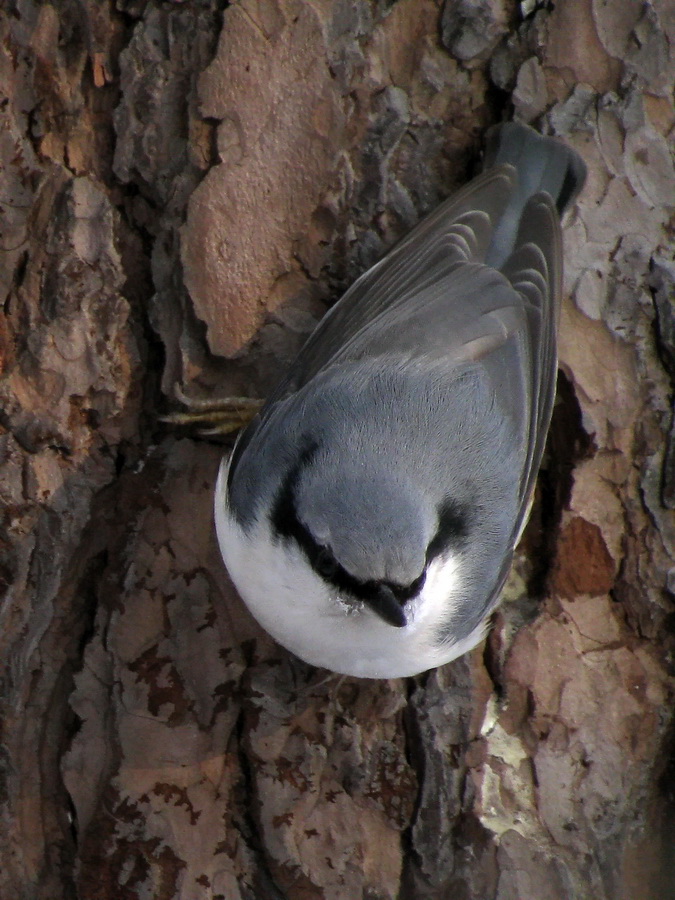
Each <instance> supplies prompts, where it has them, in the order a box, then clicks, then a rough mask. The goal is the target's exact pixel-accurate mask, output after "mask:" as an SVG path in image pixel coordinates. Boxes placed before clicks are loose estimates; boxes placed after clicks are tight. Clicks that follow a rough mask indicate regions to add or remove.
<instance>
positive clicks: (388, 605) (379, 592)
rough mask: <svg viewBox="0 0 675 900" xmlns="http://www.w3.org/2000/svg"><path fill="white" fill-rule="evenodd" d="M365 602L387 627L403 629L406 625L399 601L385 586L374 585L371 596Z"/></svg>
mask: <svg viewBox="0 0 675 900" xmlns="http://www.w3.org/2000/svg"><path fill="white" fill-rule="evenodd" d="M365 602H366V603H367V604H368V606H369V607H370V608H371V609H372V611H373V612H374V613H376V614H377V615H378V616H379V617H380V618H381V619H382V620H383V621H385V622H386V623H387V625H393V626H394V627H395V628H405V626H406V625H407V624H408V621H407V619H406V617H405V613H404V612H403V607H402V605H401V603H400V601H399V600H397V599H396V595H395V594H394V592H393V591H392V589H391V588H390V587H388V586H387V585H386V584H377V585H375V587H374V589H373V591H372V594H370V596H369V597H367V598H365Z"/></svg>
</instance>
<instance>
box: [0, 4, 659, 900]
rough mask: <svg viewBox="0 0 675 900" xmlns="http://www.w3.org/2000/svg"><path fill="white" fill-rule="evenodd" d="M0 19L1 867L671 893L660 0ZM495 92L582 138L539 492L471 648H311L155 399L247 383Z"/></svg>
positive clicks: (157, 883) (9, 886)
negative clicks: (295, 642)
mask: <svg viewBox="0 0 675 900" xmlns="http://www.w3.org/2000/svg"><path fill="white" fill-rule="evenodd" d="M0 17H1V18H0V29H1V31H2V44H1V46H0V86H1V87H2V92H3V102H2V108H1V109H0V116H2V129H1V130H0V160H1V163H2V179H1V180H0V200H1V205H0V226H1V232H2V236H1V241H0V252H1V253H2V257H3V264H2V267H1V269H0V283H1V286H2V299H3V303H4V315H3V316H2V317H0V324H1V326H2V327H1V329H0V353H1V357H2V380H1V382H0V396H1V398H2V409H3V412H2V418H1V419H0V423H1V426H2V428H1V433H0V442H1V447H2V461H3V466H2V470H1V473H0V488H1V497H2V505H3V523H2V524H3V531H2V537H1V543H0V554H1V556H0V577H1V579H2V583H3V588H4V589H5V590H4V596H3V599H2V602H1V605H0V647H1V654H0V670H1V672H2V682H1V685H0V732H1V736H2V740H1V744H0V746H1V749H2V755H1V761H2V766H1V768H0V772H1V775H0V810H1V815H2V819H1V821H2V828H1V831H0V898H2V900H10V898H11V900H15V898H17V900H18V898H31V900H33V898H36V900H37V898H40V900H42V898H44V900H57V898H75V897H77V898H81V900H103V898H111V900H112V898H115V900H136V898H153V900H177V898H185V900H199V898H204V900H206V898H210V900H215V898H221V900H277V898H288V900H309V898H316V900H319V898H322V900H323V898H325V900H351V898H364V900H366V898H368V900H385V898H388V900H393V898H400V900H432V898H438V900H447V898H449V897H452V898H457V900H462V898H467V900H468V898H480V900H583V898H589V900H590V898H592V900H652V898H654V900H656V898H659V900H662V898H664V897H666V896H671V895H672V893H673V891H675V887H674V886H673V885H675V824H673V823H675V815H674V814H675V753H674V740H673V739H674V736H675V735H674V731H673V715H672V698H673V687H674V680H673V664H672V655H673V652H674V651H675V641H674V636H675V627H674V625H673V623H674V622H675V604H674V594H675V574H674V573H675V518H674V516H673V508H675V430H674V428H673V417H672V391H673V379H674V378H675V349H674V347H675V264H674V263H673V260H672V233H673V231H672V229H673V211H674V209H675V175H674V172H673V160H672V151H673V137H674V135H675V109H674V107H673V84H674V82H675V8H674V7H673V4H672V3H671V2H670V0H651V2H649V3H643V2H642V0H628V2H627V0H565V2H558V3H556V4H555V5H552V4H546V3H542V4H539V3H538V2H526V3H521V4H516V3H514V2H510V0H446V3H445V4H444V5H443V4H441V3H440V0H398V2H396V3H393V4H392V3H390V2H385V0H353V2H341V0H340V2H336V0H333V2H331V0H258V2H256V0H238V2H236V3H233V4H232V5H231V6H229V7H227V8H225V3H224V2H221V0H186V2H179V0H174V2H169V0H117V2H116V3H114V4H113V3H105V2H100V0H53V2H52V3H49V2H38V0H14V2H9V3H8V4H6V5H5V9H4V12H1V13H0ZM509 116H515V117H516V118H518V119H520V120H524V121H528V122H534V123H535V124H536V125H537V126H538V127H539V128H541V129H543V130H545V131H547V132H549V133H555V134H558V135H560V136H562V137H563V138H564V139H565V140H566V141H567V142H569V143H570V144H571V145H573V146H574V147H575V148H576V149H577V150H578V151H579V152H580V153H581V155H582V156H583V157H584V158H585V160H586V162H587V164H588V167H589V178H588V183H587V186H586V188H585V190H584V192H583V193H582V195H581V197H580V199H579V202H578V204H577V206H576V208H575V209H574V210H573V212H572V213H571V215H570V216H569V217H568V219H567V223H566V227H565V242H566V273H565V293H566V298H565V303H564V311H563V318H562V324H561V337H560V369H561V371H560V378H559V393H558V402H557V406H556V410H555V415H554V422H553V426H552V430H551V435H550V439H549V445H548V451H547V457H546V463H545V466H544V468H543V470H542V473H541V476H540V484H539V490H538V494H537V498H536V503H535V509H534V513H533V516H532V520H531V523H530V526H529V527H528V529H527V531H526V534H525V536H524V538H523V541H522V542H521V547H520V550H519V553H518V557H517V561H516V563H515V565H514V570H513V573H512V576H511V578H510V581H509V584H508V588H507V591H506V598H505V601H504V603H503V605H502V607H501V609H500V612H499V613H498V614H497V616H496V620H495V624H494V627H493V629H492V632H491V634H490V636H489V638H488V640H487V641H486V642H485V644H484V645H481V646H479V647H478V648H477V649H476V650H475V651H473V652H472V653H470V654H468V655H466V656H465V657H463V658H462V659H460V660H458V661H456V662H455V663H452V664H450V665H448V666H445V667H443V668H441V669H438V670H437V671H432V672H429V673H427V674H425V675H422V676H419V677H417V678H413V679H407V680H398V681H366V680H359V679H354V678H344V679H338V678H335V677H330V676H329V675H328V673H326V672H323V671H318V670H315V669H312V668H310V667H309V666H307V665H305V664H303V663H301V662H299V661H298V660H297V659H295V658H293V657H292V656H291V655H290V654H288V653H287V652H285V651H284V650H282V649H281V648H279V647H278V646H276V645H275V644H274V643H273V642H272V641H271V639H269V638H268V637H267V636H266V635H265V634H264V633H262V632H261V630H260V629H259V628H258V626H257V625H256V624H255V623H254V622H253V621H252V619H251V618H250V616H249V615H248V613H247V612H246V610H245V609H244V608H243V606H242V604H241V601H240V600H239V599H238V598H237V596H236V594H235V592H234V590H233V588H232V586H231V584H230V582H229V581H228V578H227V575H226V572H225V570H224V568H223V565H222V563H221V561H220V557H219V554H218V550H217V547H216V545H215V540H214V533H213V525H212V512H211V506H212V499H211V498H212V491H213V485H214V480H215V473H216V468H217V465H218V462H219V459H220V456H221V455H222V452H223V450H224V449H225V450H226V449H227V448H223V447H222V446H218V445H217V444H214V443H208V442H206V441H199V440H195V439H193V438H192V437H191V436H190V435H181V434H179V433H177V432H176V431H175V430H172V429H171V428H168V427H166V426H165V425H163V424H162V423H161V422H160V421H159V418H158V416H159V415H160V414H161V413H163V412H166V411H169V410H170V409H171V408H172V404H173V403H174V398H175V387H176V385H177V384H178V385H180V386H182V388H183V390H184V391H185V392H186V393H187V394H188V395H190V396H196V397H213V396H225V395H230V394H248V395H251V396H264V395H265V393H266V392H267V391H268V390H269V389H270V388H271V387H272V386H273V385H274V382H275V380H276V379H277V378H278V377H279V374H280V373H281V372H283V370H284V367H285V366H286V365H287V363H288V362H289V361H290V360H291V359H292V357H293V354H294V353H295V352H296V350H297V349H298V348H299V346H300V345H301V343H302V341H303V340H304V339H305V337H306V336H307V335H308V334H309V333H310V331H311V329H312V327H313V326H314V324H315V323H316V321H317V320H318V318H319V317H320V315H321V314H322V312H323V311H324V310H325V308H326V304H328V303H329V302H332V301H333V300H335V299H337V297H338V296H339V294H340V292H341V291H342V290H343V289H344V288H345V287H347V286H348V285H349V283H350V282H351V281H352V280H353V279H354V278H355V277H356V276H357V275H358V274H359V273H360V272H362V271H363V270H364V269H365V268H366V267H367V266H369V265H370V264H372V263H373V262H374V261H375V260H376V259H377V258H378V257H379V256H380V255H381V254H382V253H383V252H384V250H385V249H386V248H387V247H388V246H390V245H391V244H392V243H393V242H394V241H395V240H396V238H398V237H399V236H401V235H402V234H404V233H405V232H406V231H407V230H408V229H409V228H410V226H412V225H413V224H414V223H415V222H416V221H417V220H418V219H419V218H420V216H421V215H423V214H424V213H425V212H426V211H428V210H430V209H432V208H433V207H434V206H435V204H437V202H438V201H439V200H440V199H441V198H442V197H444V196H446V195H447V194H448V193H450V192H451V191H452V190H453V189H454V188H455V187H456V186H457V185H459V184H461V183H462V182H463V181H465V180H466V179H467V178H468V177H469V176H470V175H471V174H472V173H473V172H474V171H475V170H476V166H477V162H478V160H479V151H480V148H481V143H482V137H483V134H484V132H485V130H486V128H487V127H488V126H489V125H490V124H492V123H494V122H496V121H499V120H500V119H502V118H505V117H509ZM669 242H670V244H669Z"/></svg>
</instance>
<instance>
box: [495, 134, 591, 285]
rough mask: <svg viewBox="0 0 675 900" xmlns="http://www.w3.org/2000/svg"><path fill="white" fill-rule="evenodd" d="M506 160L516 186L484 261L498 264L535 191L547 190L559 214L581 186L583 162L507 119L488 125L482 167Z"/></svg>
mask: <svg viewBox="0 0 675 900" xmlns="http://www.w3.org/2000/svg"><path fill="white" fill-rule="evenodd" d="M503 163H508V164H509V165H511V166H514V168H515V169H516V170H517V172H518V186H517V188H516V190H515V192H514V194H513V197H512V198H511V200H510V201H509V204H508V206H507V208H506V210H505V211H504V215H503V216H502V218H501V219H500V221H499V224H498V226H497V227H496V228H495V231H494V233H493V237H492V242H491V244H490V248H489V250H488V254H487V258H486V262H487V263H488V264H489V265H492V266H495V267H497V268H499V266H500V265H501V264H502V263H503V262H504V261H505V260H506V259H507V258H508V256H509V254H510V253H511V251H512V250H513V247H514V244H515V240H516V236H517V234H518V228H519V225H520V218H521V216H522V213H523V210H524V209H525V205H526V203H527V201H528V200H529V199H530V197H532V196H533V195H534V194H538V193H541V192H544V193H547V194H549V196H550V197H551V199H552V200H553V202H554V204H555V206H556V208H557V210H558V214H559V215H562V214H563V213H564V211H565V210H566V209H567V208H568V207H569V206H570V204H571V203H572V202H573V201H574V199H575V197H576V196H577V194H578V193H579V191H580V190H581V188H582V187H583V186H584V181H585V180H586V166H585V164H584V162H583V160H582V159H581V157H580V156H579V154H578V153H577V152H576V151H574V150H572V149H571V148H570V147H567V146H566V145H565V144H563V143H561V142H560V141H558V140H556V139H555V138H551V137H543V136H542V135H540V134H537V132H536V131H534V130H533V129H532V128H530V127H529V126H527V125H521V124H519V123H517V122H507V123H505V124H504V125H497V126H496V127H495V128H492V129H490V131H489V132H488V137H487V146H486V150H485V166H484V167H485V169H489V168H491V167H492V166H498V165H501V164H503Z"/></svg>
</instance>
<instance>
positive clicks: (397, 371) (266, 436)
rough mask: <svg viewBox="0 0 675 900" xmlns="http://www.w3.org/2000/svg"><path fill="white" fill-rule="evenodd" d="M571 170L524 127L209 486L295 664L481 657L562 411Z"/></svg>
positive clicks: (348, 671)
mask: <svg viewBox="0 0 675 900" xmlns="http://www.w3.org/2000/svg"><path fill="white" fill-rule="evenodd" d="M585 174H586V169H585V166H584V163H583V161H582V159H581V157H580V156H579V155H578V154H577V152H576V151H575V150H573V149H572V148H571V147H569V146H568V145H566V144H565V143H563V142H562V141H560V140H558V139H556V138H553V137H549V136H542V135H540V134H539V133H537V132H536V131H535V130H533V129H532V128H530V127H529V126H527V125H523V124H520V123H516V122H508V123H504V124H502V125H499V126H495V127H493V128H492V129H491V130H490V131H489V132H488V135H487V142H486V151H485V163H484V169H483V172H482V173H481V174H480V175H479V176H478V177H476V178H475V179H473V180H472V181H470V182H469V183H468V184H467V185H465V186H464V187H463V188H461V189H460V190H459V191H458V192H457V193H456V194H454V195H453V196H451V197H450V198H449V199H447V200H446V201H444V202H443V203H442V204H441V205H440V206H439V207H438V208H437V209H436V210H435V211H434V212H432V213H431V214H430V215H429V216H428V217H427V218H425V219H423V220H422V221H421V222H420V223H419V224H418V225H417V226H415V227H414V228H413V229H412V231H411V232H410V233H409V234H408V235H407V236H406V237H404V238H403V239H402V240H401V241H400V242H399V243H398V244H396V245H395V246H394V248H393V249H392V250H390V251H389V252H388V253H387V254H386V255H385V256H384V257H383V258H382V259H381V260H380V261H379V262H377V263H376V264H375V265H374V266H372V268H370V269H369V270H368V271H366V272H365V274H363V275H362V276H361V277H360V278H359V279H358V280H357V281H356V282H355V283H354V284H353V285H352V287H351V288H350V289H349V290H347V292H346V293H345V294H344V295H343V296H342V298H341V299H340V300H339V301H338V302H337V303H336V304H335V305H334V306H333V307H332V308H331V309H330V310H329V311H328V312H327V313H326V315H325V316H324V317H323V319H322V320H321V321H320V323H319V324H318V326H317V328H316V329H315V331H314V332H313V334H312V335H311V336H310V337H309V339H308V340H307V342H306V343H305V345H304V347H303V348H302V349H301V350H300V352H299V354H298V356H297V358H296V359H295V361H294V362H293V363H292V364H291V366H290V368H289V370H288V372H287V373H286V374H285V376H284V377H283V379H282V380H281V382H280V384H279V385H278V387H277V388H276V389H275V390H274V391H273V393H272V394H271V396H270V397H269V398H268V399H267V400H266V401H265V403H264V405H263V406H262V408H261V409H260V410H259V412H258V413H257V414H256V415H255V416H254V418H253V419H252V420H251V421H250V423H249V424H248V426H247V427H246V428H245V430H243V431H242V432H241V433H240V435H239V438H238V440H237V442H236V443H235V445H234V449H233V451H232V453H231V455H229V456H227V455H226V456H224V457H223V460H222V463H221V465H220V469H219V472H218V476H217V481H216V487H215V497H214V515H215V525H216V533H217V538H218V543H219V546H220V551H221V554H222V557H223V561H224V563H225V566H226V568H227V570H228V572H229V574H230V576H231V579H232V581H233V583H234V585H235V587H236V588H237V591H238V593H239V594H240V596H241V598H242V599H243V600H244V602H245V604H246V605H247V606H248V608H249V610H250V611H251V613H252V614H253V616H254V617H255V618H256V619H257V621H258V623H259V624H260V625H261V626H262V627H263V629H265V631H267V632H268V633H269V634H270V635H271V636H272V637H273V638H274V639H275V640H276V641H277V642H278V643H280V644H281V645H282V646H284V647H285V648H287V649H288V650H290V651H291V652H292V653H293V654H295V655H296V656H297V657H300V658H301V659H302V660H304V661H305V662H307V663H309V664H311V665H313V666H317V667H322V668H324V669H328V670H330V671H332V672H334V673H337V674H340V675H351V676H355V677H359V678H385V679H386V678H402V677H408V676H412V675H417V674H419V673H421V672H425V671H427V670H429V669H433V668H435V667H437V666H440V665H443V664H445V663H447V662H450V661H451V660H453V659H455V658H457V657H459V656H460V655H462V654H464V653H466V652H467V651H469V650H471V649H472V648H473V647H475V646H476V645H477V644H478V643H479V642H480V641H481V640H482V639H483V638H484V637H485V635H486V631H487V629H488V626H489V622H490V620H491V618H492V613H493V611H494V610H495V608H496V606H497V604H498V603H499V599H500V594H501V591H502V588H503V586H504V582H505V580H506V578H507V575H508V572H509V569H510V566H511V562H512V558H513V554H514V550H515V547H516V545H517V543H518V541H519V538H520V536H521V534H522V531H523V528H524V526H525V524H526V521H527V517H528V515H529V511H530V507H531V503H532V496H533V491H534V487H535V483H536V478H537V472H538V469H539V465H540V462H541V458H542V454H543V451H544V445H545V442H546V435H547V431H548V428H549V424H550V419H551V414H552V408H553V403H554V398H555V388H556V375H557V365H558V363H557V331H558V323H559V314H560V305H561V293H562V237H561V224H560V220H561V216H562V215H563V213H564V212H565V210H566V209H568V207H569V206H570V205H571V204H572V202H573V201H574V200H575V198H576V196H577V194H578V193H579V191H580V190H581V188H582V186H583V183H584V180H585Z"/></svg>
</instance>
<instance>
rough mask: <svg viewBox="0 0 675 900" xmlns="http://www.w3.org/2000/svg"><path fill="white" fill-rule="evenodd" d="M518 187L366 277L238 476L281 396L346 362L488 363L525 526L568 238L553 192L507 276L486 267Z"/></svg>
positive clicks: (332, 319) (551, 380)
mask: <svg viewBox="0 0 675 900" xmlns="http://www.w3.org/2000/svg"><path fill="white" fill-rule="evenodd" d="M515 180H516V174H515V170H514V169H513V168H512V167H511V166H508V165H504V166H499V167H497V168H493V169H491V170H489V171H488V172H486V173H485V174H484V175H482V176H480V177H479V178H478V179H476V180H475V181H473V182H471V184H470V185H468V186H467V187H466V188H465V189H463V190H462V191H460V192H459V194H456V195H455V196H454V197H453V198H452V199H451V200H450V201H447V202H446V203H445V204H443V205H442V206H441V207H439V209H438V210H436V212H435V213H433V214H432V215H431V216H430V217H429V218H427V219H425V220H424V221H423V222H422V223H421V224H420V225H419V226H418V227H417V228H415V229H414V230H413V231H412V232H411V234H410V235H409V236H408V237H407V238H405V239H404V240H403V241H401V242H400V243H399V244H398V245H397V246H396V247H395V248H394V249H393V250H392V251H391V252H390V253H389V254H388V255H387V256H386V257H384V259H383V260H382V261H381V262H380V263H378V264H377V265H375V266H374V267H373V268H372V269H370V270H369V271H368V272H366V273H365V275H363V276H362V277H361V278H360V279H359V280H358V281H357V282H355V284H354V285H353V286H352V288H351V289H350V290H349V291H347V293H346V294H345V295H344V296H343V298H342V299H341V300H340V301H339V302H338V303H337V304H336V305H335V306H334V307H333V309H332V310H331V311H330V312H329V313H328V314H327V315H326V316H325V318H324V319H323V320H322V322H321V323H320V325H319V326H318V328H317V330H316V331H315V332H314V334H313V335H312V337H310V339H309V341H308V342H307V344H306V345H305V346H304V348H303V349H302V350H301V352H300V354H299V356H298V357H297V359H296V361H295V362H294V364H293V366H292V367H291V369H290V371H289V373H288V375H287V376H286V378H285V379H284V380H283V381H282V383H281V384H280V385H279V387H278V389H277V390H276V391H275V393H274V394H273V396H272V397H271V398H270V400H269V401H268V403H267V404H266V405H265V407H264V408H263V410H262V411H261V413H260V415H259V416H258V417H257V419H256V420H254V421H253V422H252V423H251V425H250V426H249V428H248V429H247V430H246V432H244V434H243V435H242V436H241V438H240V440H239V442H238V443H237V446H236V448H235V452H234V454H233V458H232V463H231V466H230V479H231V478H232V475H233V472H234V470H235V468H236V465H237V462H238V459H239V458H240V457H241V454H242V453H243V451H244V450H245V448H246V446H247V445H248V444H249V443H250V441H251V439H252V438H253V437H254V436H255V434H256V433H257V432H258V431H259V430H260V429H261V428H263V427H264V424H265V422H266V421H267V420H268V418H269V417H270V415H272V414H273V412H274V410H275V409H277V408H278V406H279V404H280V403H281V404H283V405H285V403H284V400H285V398H289V396H290V395H293V394H295V393H296V392H297V391H299V390H300V389H301V388H302V387H303V386H304V385H305V384H307V382H308V381H310V380H311V379H312V378H313V377H314V376H315V375H316V374H317V373H319V372H320V371H322V370H325V369H326V368H327V367H329V366H331V365H336V364H338V363H344V362H345V361H350V360H353V361H357V360H359V359H364V358H369V359H372V358H373V357H378V356H383V357H384V356H389V357H391V356H392V355H394V356H397V357H399V358H400V357H401V356H404V357H406V358H409V359H415V360H419V363H420V365H424V364H425V361H426V363H427V364H429V363H430V362H432V361H433V364H434V365H435V366H438V365H439V363H440V364H442V365H444V366H447V367H448V370H456V369H457V368H458V367H462V366H468V365H471V366H475V365H476V364H478V365H480V366H481V367H482V369H483V370H484V372H485V376H486V377H487V379H488V380H489V382H490V384H491V387H492V390H493V393H494V395H495V398H496V402H497V403H498V405H499V406H500V407H501V408H502V410H503V412H504V415H506V416H507V417H508V418H509V419H510V420H511V422H512V424H513V429H514V432H515V434H517V435H520V437H521V440H522V445H523V446H522V450H523V453H522V458H523V469H522V472H521V473H520V484H519V492H518V494H519V515H518V518H517V521H516V523H515V525H514V532H513V543H515V541H516V539H517V536H518V534H519V533H520V530H521V527H522V523H523V521H524V519H525V517H526V514H527V511H528V506H529V500H530V497H531V493H532V488H533V485H534V480H535V478H536V474H537V468H538V466H539V461H540V459H541V453H542V452H543V446H544V442H545V439H546V431H547V429H548V424H549V419H550V413H551V408H552V403H553V397H554V392H555V374H556V351H555V334H556V328H557V308H558V304H559V295H560V290H559V281H560V269H561V249H560V229H559V224H558V219H557V214H556V211H555V209H554V207H553V204H552V201H551V200H550V198H549V197H548V195H546V194H539V195H535V196H534V197H533V198H531V200H530V201H529V202H528V204H527V207H526V210H525V214H524V215H523V218H522V224H521V226H520V230H519V232H518V238H517V240H516V243H515V249H514V252H513V253H512V255H511V256H510V258H509V259H508V260H507V262H506V264H505V265H504V267H503V270H502V272H499V271H497V270H495V269H493V268H491V267H489V266H486V265H484V264H482V263H481V259H483V258H484V257H485V254H486V253H487V251H488V248H489V245H490V240H491V236H492V233H493V230H494V228H495V226H496V224H497V223H498V221H499V217H500V214H501V213H502V211H503V209H504V208H505V206H506V204H507V203H508V201H509V198H510V196H511V193H512V191H513V189H514V184H515Z"/></svg>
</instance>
